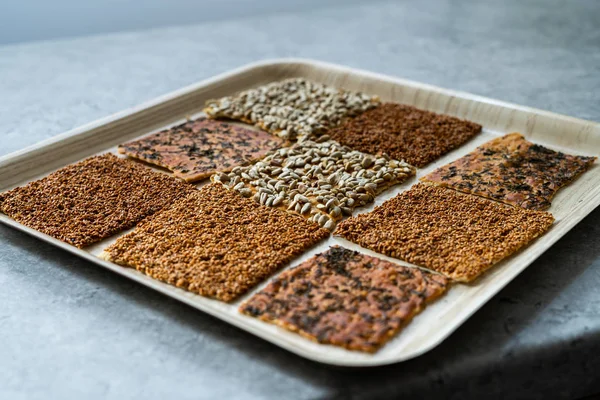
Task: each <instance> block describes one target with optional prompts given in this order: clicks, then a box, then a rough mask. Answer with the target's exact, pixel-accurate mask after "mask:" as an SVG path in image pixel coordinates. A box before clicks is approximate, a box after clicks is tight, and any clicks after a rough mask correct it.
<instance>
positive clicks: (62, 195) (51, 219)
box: [0, 154, 195, 247]
mask: <svg viewBox="0 0 600 400" xmlns="http://www.w3.org/2000/svg"><path fill="white" fill-rule="evenodd" d="M192 190H195V189H194V187H193V186H191V185H189V184H187V183H184V182H182V181H180V180H178V179H175V178H172V177H170V176H167V175H165V174H161V173H158V172H154V171H152V170H151V169H150V168H148V167H145V166H143V165H139V164H136V163H135V162H133V161H129V160H125V159H121V158H119V157H117V156H115V155H113V154H104V155H100V156H94V157H90V158H88V159H86V160H83V161H81V162H78V163H76V164H71V165H68V166H66V167H64V168H61V169H59V170H58V171H56V172H54V173H52V174H50V175H48V176H47V177H45V178H42V179H40V180H37V181H33V182H30V183H28V184H27V185H25V186H22V187H18V188H15V189H13V190H10V191H8V192H5V193H2V194H0V211H2V212H3V213H4V214H6V215H8V216H9V217H11V218H13V219H14V220H15V221H17V222H19V223H21V224H23V225H26V226H28V227H30V228H33V229H35V230H38V231H40V232H43V233H45V234H47V235H50V236H52V237H55V238H57V239H60V240H62V241H64V242H67V243H69V244H72V245H74V246H77V247H85V246H88V245H90V244H92V243H95V242H98V241H100V240H102V239H105V238H107V237H109V236H112V235H114V234H116V233H118V232H120V231H123V230H125V229H128V228H131V227H132V226H134V225H135V224H136V223H137V222H139V221H140V220H142V219H143V218H144V217H146V216H148V215H151V214H154V213H155V212H157V211H159V210H160V209H162V208H163V207H165V206H168V205H170V204H171V203H173V202H174V201H176V200H177V199H178V198H180V197H182V196H184V195H186V194H187V193H189V192H190V191H192Z"/></svg>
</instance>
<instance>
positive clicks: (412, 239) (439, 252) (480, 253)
mask: <svg viewBox="0 0 600 400" xmlns="http://www.w3.org/2000/svg"><path fill="white" fill-rule="evenodd" d="M553 221H554V217H552V214H550V213H547V212H544V211H530V210H524V209H522V208H518V207H511V206H507V205H504V204H500V203H497V202H494V201H490V200H486V199H482V198H479V197H476V196H471V195H467V194H462V193H459V192H456V191H454V190H450V189H446V188H442V187H436V186H430V185H425V184H418V185H415V186H413V187H412V188H411V189H410V190H408V191H406V192H403V193H401V194H399V195H398V196H396V197H394V198H392V199H390V200H388V201H386V202H385V203H383V204H382V205H381V206H379V207H376V208H375V209H374V210H373V211H372V212H370V213H367V214H361V215H357V216H356V217H352V218H349V219H347V220H346V221H343V222H342V223H340V224H339V225H338V227H337V229H336V231H335V234H336V235H339V236H342V237H344V238H346V239H348V240H350V241H352V242H354V243H357V244H359V245H361V246H363V247H366V248H368V249H371V250H373V251H377V252H379V253H383V254H386V255H388V256H390V257H396V258H399V259H402V260H406V261H408V262H411V263H414V264H417V265H420V266H423V267H427V268H429V269H432V270H435V271H438V272H441V273H443V274H445V275H446V276H448V277H450V278H452V279H454V280H457V281H463V282H468V281H471V280H473V279H475V278H476V277H477V276H479V275H480V274H481V273H483V272H484V271H485V270H486V269H488V268H490V267H491V266H492V265H494V264H495V263H497V262H499V261H500V260H502V259H504V258H506V257H508V256H510V255H511V254H513V253H514V252H516V251H517V250H519V249H520V248H521V247H523V246H525V245H526V244H527V243H529V242H530V241H532V240H533V239H535V238H536V237H538V236H540V235H542V234H543V233H544V232H546V231H547V230H548V229H549V228H550V226H551V225H552V223H553Z"/></svg>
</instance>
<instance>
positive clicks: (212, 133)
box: [119, 118, 286, 182]
mask: <svg viewBox="0 0 600 400" xmlns="http://www.w3.org/2000/svg"><path fill="white" fill-rule="evenodd" d="M285 144H286V142H285V141H284V140H283V139H280V138H278V137H274V136H272V135H270V134H268V133H266V132H263V131H258V130H250V129H247V128H243V127H241V126H236V125H232V124H228V123H225V122H220V121H214V120H209V119H205V118H200V119H197V120H194V121H188V122H186V123H184V124H181V125H179V126H176V127H173V128H170V129H165V130H163V131H161V132H158V133H155V134H152V135H149V136H146V137H143V138H141V139H138V140H135V141H131V142H128V143H125V144H122V145H120V146H119V152H120V153H124V154H127V155H128V156H130V157H134V158H138V159H140V160H142V161H145V162H147V163H150V164H156V165H159V166H161V167H164V168H167V169H169V170H171V171H173V173H174V174H175V176H177V177H179V178H182V179H184V180H186V181H187V182H194V181H198V180H201V179H204V178H207V177H209V176H210V175H212V174H213V173H215V172H217V171H225V172H228V171H231V169H232V168H233V167H236V166H238V165H246V164H249V163H251V162H253V161H256V160H257V159H259V158H262V157H263V156H264V155H265V154H266V153H268V152H269V151H271V150H274V149H277V148H280V147H282V146H284V145H285Z"/></svg>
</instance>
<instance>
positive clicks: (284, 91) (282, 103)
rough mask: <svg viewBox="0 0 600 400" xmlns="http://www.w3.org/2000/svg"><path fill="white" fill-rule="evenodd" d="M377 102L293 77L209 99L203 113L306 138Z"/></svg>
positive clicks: (280, 133) (277, 133)
mask: <svg viewBox="0 0 600 400" xmlns="http://www.w3.org/2000/svg"><path fill="white" fill-rule="evenodd" d="M378 103H379V100H378V99H377V97H376V96H368V95H366V94H364V93H360V92H352V91H348V90H342V89H336V88H333V87H331V86H327V85H323V84H321V83H317V82H312V81H309V80H306V79H304V78H290V79H285V80H282V81H277V82H271V83H269V84H266V85H262V86H259V87H257V88H252V89H249V90H245V91H243V92H240V93H237V94H235V95H233V96H227V97H223V98H220V99H217V100H209V101H208V102H207V103H206V108H205V109H204V112H205V113H206V114H207V115H208V116H209V117H210V118H228V119H234V120H238V121H243V122H246V123H249V124H254V125H256V126H258V127H260V128H262V129H264V130H266V131H267V132H270V133H273V134H276V135H278V136H279V137H282V138H285V139H290V140H295V139H298V140H303V139H305V138H308V137H314V136H316V135H319V134H321V133H323V132H324V131H325V130H326V129H327V128H328V127H332V126H335V125H337V124H339V123H340V121H342V119H344V118H347V117H351V116H354V115H358V114H360V113H361V112H364V111H365V110H368V109H369V108H372V107H374V106H375V105H376V104H378Z"/></svg>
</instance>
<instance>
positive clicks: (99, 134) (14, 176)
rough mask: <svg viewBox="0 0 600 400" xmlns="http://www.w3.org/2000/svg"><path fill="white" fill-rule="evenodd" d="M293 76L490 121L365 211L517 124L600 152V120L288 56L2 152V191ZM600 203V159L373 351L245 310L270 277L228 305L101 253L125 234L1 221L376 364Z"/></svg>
mask: <svg viewBox="0 0 600 400" xmlns="http://www.w3.org/2000/svg"><path fill="white" fill-rule="evenodd" d="M289 77H305V78H308V79H311V80H314V81H318V82H323V83H326V84H330V85H333V86H336V87H342V88H346V89H351V90H360V91H363V92H366V93H369V94H375V95H378V96H380V98H381V99H382V100H384V101H394V102H399V103H405V104H410V105H414V106H416V107H419V108H423V109H426V110H431V111H435V112H440V113H444V114H449V115H455V116H458V117H461V118H466V119H469V120H471V121H475V122H478V123H480V124H482V125H483V127H484V131H483V132H482V133H481V134H480V135H479V136H477V137H476V138H475V139H473V140H471V141H470V142H468V143H467V144H466V145H464V146H462V147H460V148H459V149H457V150H455V151H453V152H451V153H449V154H447V155H446V156H444V157H442V158H441V159H439V160H438V161H437V162H435V163H432V164H430V165H428V166H427V167H426V168H423V169H419V170H418V173H417V177H416V178H415V179H411V180H410V181H408V182H406V183H404V184H403V185H400V186H396V187H394V188H392V189H390V190H388V191H386V192H384V193H383V194H382V195H381V196H379V197H377V198H376V200H375V204H374V205H372V206H370V207H365V208H362V209H358V210H357V211H355V214H357V213H362V212H367V211H369V210H370V209H372V208H373V206H375V205H379V204H381V203H382V202H383V201H385V200H387V199H389V198H390V197H393V196H395V195H396V194H398V193H400V192H402V191H404V190H406V189H408V188H409V187H410V186H411V185H413V184H414V183H415V182H416V181H417V179H418V178H419V177H421V176H423V175H424V174H427V173H428V172H430V171H432V170H433V169H435V168H437V167H439V166H441V165H443V164H446V163H448V162H450V161H452V160H455V159H456V158H458V157H460V156H462V155H464V154H466V153H468V152H469V151H471V150H473V149H474V148H475V147H477V146H478V145H480V144H481V143H484V142H486V141H488V140H490V139H491V138H493V137H495V136H498V135H502V134H505V133H509V132H521V133H522V134H524V135H525V136H526V137H527V138H528V139H529V140H532V141H534V142H536V143H539V144H542V145H545V146H548V147H550V148H553V149H557V150H562V151H565V152H568V153H572V154H579V155H595V156H597V155H599V153H600V125H599V124H598V123H595V122H589V121H584V120H579V119H575V118H571V117H566V116H562V115H558V114H553V113H549V112H546V111H540V110H536V109H532V108H528V107H522V106H518V105H514V104H508V103H504V102H501V101H496V100H491V99H487V98H483V97H480V96H475V95H471V94H468V93H460V92H455V91H451V90H446V89H442V88H438V87H434V86H430V85H425V84H421V83H417V82H412V81H408V80H403V79H398V78H393V77H389V76H384V75H379V74H375V73H370V72H365V71H360V70H356V69H351V68H346V67H342V66H337V65H332V64H327V63H323V62H318V61H312V60H299V59H282V60H268V61H263V62H259V63H255V64H250V65H247V66H244V67H242V68H239V69H236V70H234V71H231V72H228V73H225V74H222V75H219V76H216V77H214V78H212V79H208V80H206V81H202V82H200V83H198V84H195V85H191V86H188V87H186V88H183V89H181V90H178V91H176V92H173V93H171V94H168V95H165V96H162V97H160V98H158V99H155V100H153V101H151V102H148V103H146V104H143V105H141V106H139V107H134V108H132V109H129V110H126V111H123V112H121V113H118V114H115V115H113V116H110V117H108V118H103V119H101V120H98V121H96V122H93V123H90V124H88V125H85V126H83V127H80V128H78V129H75V130H72V131H70V132H66V133H64V134H61V135H58V136H56V137H54V138H52V139H50V140H47V141H44V142H42V143H39V144H37V145H35V146H32V147H29V148H27V149H25V150H22V151H19V152H16V153H13V154H10V155H8V156H5V157H2V158H0V191H4V190H7V189H10V188H12V187H15V186H20V185H23V184H25V183H27V182H29V181H31V180H34V179H37V178H40V177H42V176H45V175H47V174H49V173H50V172H52V171H54V170H56V169H58V168H61V167H63V166H65V165H67V164H70V163H73V162H76V161H78V160H81V159H83V158H86V157H88V156H90V155H93V154H98V153H104V152H107V151H112V152H114V153H116V146H117V145H118V144H119V143H122V142H124V141H126V140H129V139H132V138H135V137H138V136H142V135H145V134H148V133H151V132H155V131H157V130H160V129H163V128H165V127H168V126H172V125H174V124H176V123H180V122H182V120H183V119H184V118H185V117H186V116H192V117H195V116H199V115H200V114H199V113H200V112H201V110H202V108H203V106H204V102H205V101H206V100H208V99H210V98H218V97H221V96H224V95H229V94H233V93H235V92H237V91H239V90H243V89H247V88H250V87H253V86H258V85H261V84H264V83H267V82H271V81H275V80H279V79H284V78H289ZM199 186H200V185H199ZM598 204H600V166H598V165H594V166H593V167H592V168H591V169H590V170H589V171H588V172H586V173H585V174H583V176H581V177H580V178H579V179H578V180H577V181H575V182H574V183H573V184H571V185H569V186H568V187H566V188H564V189H562V190H561V191H560V192H559V193H558V195H557V196H556V198H555V199H554V201H553V203H552V207H551V208H550V210H549V211H550V212H552V214H553V215H554V216H555V218H556V222H555V224H554V226H553V227H552V228H551V229H550V231H549V232H548V233H546V234H545V235H544V236H542V237H541V238H539V239H538V240H536V241H535V242H533V243H532V244H531V245H530V246H528V247H527V248H525V249H524V250H522V251H521V252H519V253H518V254H516V255H515V256H513V257H511V258H509V259H507V260H505V261H503V262H502V263H500V264H499V265H497V266H496V267H494V268H492V269H491V270H490V271H488V272H487V273H486V274H485V275H484V276H483V277H482V278H480V279H479V280H477V281H476V283H475V284H473V285H455V286H454V287H452V288H451V289H450V290H449V292H448V293H447V295H445V296H444V297H442V298H441V299H440V300H438V301H437V302H435V303H434V304H432V305H431V306H429V307H427V308H426V309H425V311H424V312H423V313H421V314H420V315H418V316H417V317H416V318H415V319H414V320H413V321H412V322H411V323H410V324H409V325H408V326H407V327H406V329H404V331H402V332H401V333H400V334H399V335H398V336H397V337H395V338H394V339H393V340H391V341H390V342H389V343H388V344H387V345H385V346H384V347H383V348H382V349H381V350H379V351H378V352H377V353H375V354H364V353H360V352H356V351H349V350H344V349H341V348H336V347H333V346H328V345H321V344H318V343H314V342H311V341H309V340H307V339H304V338H302V337H300V336H299V335H296V334H294V333H290V332H288V331H286V330H284V329H281V328H279V327H276V326H274V325H271V324H267V323H264V322H261V321H258V320H255V319H253V318H250V317H246V316H244V315H241V314H239V313H238V312H237V308H238V306H239V304H240V302H242V301H243V300H244V299H246V298H247V297H248V296H250V295H252V293H254V292H255V291H256V290H258V289H260V288H261V287H263V286H264V284H263V285H261V286H259V287H258V288H256V289H255V290H254V291H252V292H251V293H249V294H248V295H247V296H244V297H243V298H242V299H240V300H238V301H237V302H235V303H232V304H225V303H222V302H219V301H216V300H210V299H207V298H204V297H201V296H198V295H195V294H192V293H189V292H186V291H183V290H181V289H178V288H176V287H173V286H170V285H167V284H164V283H161V282H158V281H155V280H153V279H151V278H149V277H147V276H145V275H143V274H141V273H139V272H137V271H135V270H132V269H129V268H123V267H120V266H118V265H115V264H112V263H110V262H107V261H103V260H101V259H99V258H98V257H97V255H98V254H99V253H100V252H101V251H102V250H103V249H104V248H105V247H106V246H107V245H109V244H110V243H112V242H114V240H116V238H117V237H118V236H115V237H112V238H110V239H107V240H105V241H103V242H101V243H98V244H96V245H94V246H91V247H89V248H86V249H78V248H76V247H73V246H71V245H68V244H66V243H63V242H61V241H59V240H56V239H54V238H52V237H49V236H47V235H44V234H42V233H40V232H37V231H35V230H32V229H30V228H27V227H25V226H23V225H21V224H19V223H17V222H15V221H13V220H12V219H10V218H8V217H7V216H6V215H4V214H0V221H1V222H3V223H5V224H7V225H10V226H13V227H15V228H17V229H20V230H23V231H25V232H27V233H29V234H30V235H32V236H35V237H37V238H39V239H42V240H44V241H47V242H49V243H52V244H54V245H55V246H57V247H59V248H62V249H64V250H67V251H70V252H71V253H74V254H77V255H78V256H81V257H83V258H85V259H87V260H90V261H91V262H94V263H96V264H98V265H100V266H102V267H104V268H107V269H109V270H111V271H114V272H117V273H119V274H121V275H124V276H126V277H128V278H130V279H133V280H135V281H137V282H140V283H142V284H144V285H146V286H149V287H151V288H153V289H155V290H158V291H159V292H162V293H164V294H166V295H168V296H170V297H173V298H175V299H178V300H180V301H182V302H184V303H187V304H189V305H191V306H192V307H195V308H197V309H199V310H202V311H204V312H207V313H209V314H212V315H214V316H216V317H217V318H220V319H222V320H224V321H227V322H229V323H231V324H233V325H235V326H238V327H240V328H242V329H244V330H246V331H248V332H250V333H252V334H254V335H256V336H259V337H261V338H263V339H265V340H268V341H270V342H272V343H274V344H276V345H278V346H281V347H283V348H285V349H287V350H289V351H291V352H294V353H296V354H298V355H300V356H303V357H306V358H309V359H312V360H315V361H319V362H323V363H328V364H335V365H341V366H376V365H384V364H390V363H396V362H400V361H404V360H407V359H410V358H413V357H416V356H418V355H420V354H422V353H424V352H426V351H428V350H431V349H432V348H434V347H435V346H436V345H438V344H439V343H441V342H442V341H443V340H444V339H445V338H446V337H447V336H448V335H450V334H451V333H452V332H453V331H454V330H455V329H457V328H458V327H459V326H460V325H461V324H462V323H463V322H464V321H465V320H466V319H467V318H469V316H471V315H472V314H473V313H474V312H475V311H477V310H478V309H479V308H480V307H481V306H482V305H483V304H484V303H485V302H487V301H488V300H489V299H490V298H492V297H493V296H494V295H495V294H496V293H497V292H498V291H500V290H501V289H502V288H503V287H504V286H506V285H507V284H508V283H509V282H510V281H511V280H512V279H514V278H515V277H516V276H517V275H518V274H519V273H520V272H521V271H523V270H524V269H525V268H526V267H527V266H528V265H529V264H531V263H532V262H533V261H534V260H535V259H536V258H537V257H539V256H540V255H541V254H542V253H543V252H544V251H545V250H546V249H548V248H549V247H550V246H552V245H553V244H554V243H555V242H556V241H557V240H558V239H560V238H561V237H562V236H563V235H565V234H566V233H567V232H568V231H569V230H570V229H571V228H572V227H573V226H575V225H576V224H577V223H578V222H579V221H581V220H582V219H583V218H584V217H585V216H586V215H587V214H589V213H590V212H591V211H592V210H594V208H595V207H596V206H598ZM333 244H340V245H342V246H345V247H348V248H351V249H359V247H358V246H356V245H354V244H352V243H350V242H347V241H345V240H343V239H341V238H336V237H330V238H329V239H328V240H327V241H325V242H323V243H322V244H320V245H318V246H316V247H314V248H313V249H311V250H310V251H309V252H307V253H306V254H304V255H303V256H301V257H299V258H297V259H296V260H294V261H293V262H292V263H291V264H290V265H289V266H293V265H297V264H298V263H300V262H301V261H303V260H305V259H307V258H309V257H311V256H313V255H314V254H315V253H317V252H321V251H324V250H325V249H327V248H328V247H329V246H330V245H333ZM360 250H361V251H363V252H364V253H367V254H370V255H376V256H378V257H381V258H384V259H388V260H391V261H395V262H397V263H399V264H405V265H406V263H404V262H401V261H399V260H394V259H391V258H389V257H385V256H382V255H378V254H375V253H373V252H371V251H369V250H366V249H362V248H360ZM289 266H288V267H289ZM286 268H287V267H286Z"/></svg>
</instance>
